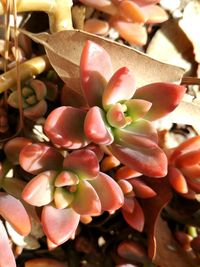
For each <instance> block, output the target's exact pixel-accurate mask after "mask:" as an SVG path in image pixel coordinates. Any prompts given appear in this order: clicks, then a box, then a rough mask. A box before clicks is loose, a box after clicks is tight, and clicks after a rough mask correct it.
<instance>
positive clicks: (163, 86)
mask: <svg viewBox="0 0 200 267" xmlns="http://www.w3.org/2000/svg"><path fill="white" fill-rule="evenodd" d="M185 91H186V88H185V87H184V86H181V85H176V84H171V83H152V84H149V85H146V86H143V87H140V88H138V89H137V90H136V92H135V95H134V98H137V99H144V100H147V101H149V102H151V103H152V107H151V109H150V110H149V112H148V113H147V114H146V116H145V117H144V118H145V119H147V120H157V119H160V118H162V117H164V116H166V115H167V114H168V113H170V112H172V111H173V110H174V109H175V108H176V107H177V106H178V104H179V103H180V101H181V99H182V97H183V95H184V93H185ZM166 96H167V98H166Z"/></svg>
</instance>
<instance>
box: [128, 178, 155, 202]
mask: <svg viewBox="0 0 200 267" xmlns="http://www.w3.org/2000/svg"><path fill="white" fill-rule="evenodd" d="M129 182H130V183H131V184H132V186H133V191H134V193H135V194H136V196H137V197H140V198H150V197H154V196H155V195H156V192H155V191H154V190H153V189H152V188H151V187H149V186H148V185H147V184H145V183H144V182H143V181H142V180H140V179H136V178H134V179H129Z"/></svg>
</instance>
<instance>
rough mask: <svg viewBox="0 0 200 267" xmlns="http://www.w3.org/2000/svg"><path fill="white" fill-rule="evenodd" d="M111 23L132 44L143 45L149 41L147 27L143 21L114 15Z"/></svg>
mask: <svg viewBox="0 0 200 267" xmlns="http://www.w3.org/2000/svg"><path fill="white" fill-rule="evenodd" d="M110 25H111V26H112V27H113V28H115V29H116V30H117V31H118V32H119V35H120V36H121V37H122V38H124V39H125V40H126V41H127V42H129V43H130V44H135V45H140V46H142V45H145V44H146V42H147V32H146V28H145V27H144V26H143V25H142V24H141V23H133V22H127V21H124V20H122V19H121V18H118V17H113V18H112V19H111V20H110Z"/></svg>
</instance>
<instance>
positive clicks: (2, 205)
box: [0, 192, 31, 236]
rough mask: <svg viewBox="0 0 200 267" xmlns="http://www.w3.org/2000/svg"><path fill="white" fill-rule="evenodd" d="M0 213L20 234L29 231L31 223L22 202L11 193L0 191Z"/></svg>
mask: <svg viewBox="0 0 200 267" xmlns="http://www.w3.org/2000/svg"><path fill="white" fill-rule="evenodd" d="M0 215H1V216H2V217H3V218H4V219H5V220H7V221H8V222H9V223H10V224H11V225H12V227H13V228H14V229H15V230H16V231H17V232H18V233H19V234H21V235H23V236H26V235H28V234H29V233H30V231H31V223H30V219H29V217H28V214H27V213H26V210H25V208H24V206H23V205H22V203H21V202H20V201H19V200H18V199H16V198H14V197H13V196H11V195H8V194H6V193H4V192H0Z"/></svg>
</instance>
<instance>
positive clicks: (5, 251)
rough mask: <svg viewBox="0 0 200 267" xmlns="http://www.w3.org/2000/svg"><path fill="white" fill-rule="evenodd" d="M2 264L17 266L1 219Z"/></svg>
mask: <svg viewBox="0 0 200 267" xmlns="http://www.w3.org/2000/svg"><path fill="white" fill-rule="evenodd" d="M0 266H2V267H3V266H9V267H16V262H15V257H14V255H13V252H12V249H11V246H10V241H9V239H8V235H7V232H6V229H5V227H4V225H3V223H2V221H0Z"/></svg>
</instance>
